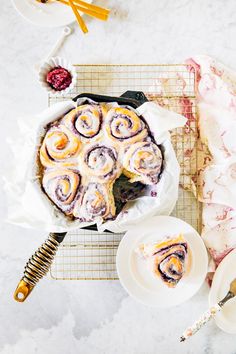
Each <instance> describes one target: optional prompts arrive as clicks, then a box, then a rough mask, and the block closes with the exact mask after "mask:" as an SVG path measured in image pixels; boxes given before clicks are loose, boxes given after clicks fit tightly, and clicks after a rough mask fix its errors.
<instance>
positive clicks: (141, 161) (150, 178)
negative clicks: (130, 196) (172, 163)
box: [123, 141, 162, 185]
mask: <svg viewBox="0 0 236 354" xmlns="http://www.w3.org/2000/svg"><path fill="white" fill-rule="evenodd" d="M123 167H124V170H123V173H124V174H125V175H126V176H127V177H129V178H130V182H136V181H140V182H142V183H144V184H150V185H152V184H156V183H157V182H158V179H159V174H160V172H161V167H162V153H161V150H160V149H159V148H158V146H157V145H156V144H154V143H152V142H149V141H146V142H139V143H135V144H133V145H131V146H130V147H129V148H128V149H127V150H126V152H125V154H124V158H123Z"/></svg>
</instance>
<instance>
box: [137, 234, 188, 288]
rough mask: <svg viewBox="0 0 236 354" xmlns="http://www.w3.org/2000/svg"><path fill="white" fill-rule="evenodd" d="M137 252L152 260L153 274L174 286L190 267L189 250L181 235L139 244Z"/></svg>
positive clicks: (168, 284)
mask: <svg viewBox="0 0 236 354" xmlns="http://www.w3.org/2000/svg"><path fill="white" fill-rule="evenodd" d="M139 253H141V254H142V255H143V256H144V258H146V259H150V258H151V260H152V262H151V264H152V269H153V273H154V275H155V276H157V277H160V278H161V280H162V281H163V282H164V283H165V284H166V285H167V286H168V287H170V288H174V287H175V286H176V285H177V284H178V282H179V281H180V280H181V279H182V278H183V276H184V275H185V274H186V273H187V271H188V270H189V268H190V250H189V247H188V244H187V242H186V241H185V239H184V238H183V236H182V235H179V236H178V237H176V238H167V239H165V240H163V241H162V242H160V243H156V244H152V245H148V244H147V245H145V244H144V245H143V244H142V245H141V246H140V247H139Z"/></svg>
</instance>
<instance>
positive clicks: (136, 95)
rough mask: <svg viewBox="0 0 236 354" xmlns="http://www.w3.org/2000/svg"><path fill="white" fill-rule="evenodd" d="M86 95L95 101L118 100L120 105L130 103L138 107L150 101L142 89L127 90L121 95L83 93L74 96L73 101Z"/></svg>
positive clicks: (129, 104)
mask: <svg viewBox="0 0 236 354" xmlns="http://www.w3.org/2000/svg"><path fill="white" fill-rule="evenodd" d="M84 97H87V98H90V99H91V100H93V101H95V102H108V103H109V102H117V103H118V104H120V105H128V106H131V107H133V108H138V107H139V106H141V104H143V103H144V102H147V101H148V99H147V98H146V96H145V95H144V93H143V92H142V91H126V92H125V93H123V95H121V96H120V97H114V96H105V95H97V94H94V93H82V94H80V95H77V96H76V97H74V98H73V101H74V102H76V101H77V100H78V99H79V98H84Z"/></svg>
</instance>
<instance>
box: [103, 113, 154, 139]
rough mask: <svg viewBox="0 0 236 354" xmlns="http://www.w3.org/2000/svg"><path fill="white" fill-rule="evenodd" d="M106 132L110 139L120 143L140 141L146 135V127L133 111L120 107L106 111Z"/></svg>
mask: <svg viewBox="0 0 236 354" xmlns="http://www.w3.org/2000/svg"><path fill="white" fill-rule="evenodd" d="M106 132H107V135H108V137H109V138H110V139H112V140H115V141H119V142H121V143H132V142H136V141H140V140H142V139H144V138H145V137H146V136H147V128H146V126H145V123H144V122H143V121H142V119H141V118H140V117H138V116H137V114H136V113H135V112H134V111H132V110H130V109H128V108H122V107H116V108H112V109H110V110H109V111H108V113H107V115H106Z"/></svg>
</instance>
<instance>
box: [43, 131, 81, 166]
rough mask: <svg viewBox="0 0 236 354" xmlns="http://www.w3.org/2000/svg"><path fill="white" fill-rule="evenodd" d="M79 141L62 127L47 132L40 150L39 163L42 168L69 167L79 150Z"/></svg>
mask: <svg viewBox="0 0 236 354" xmlns="http://www.w3.org/2000/svg"><path fill="white" fill-rule="evenodd" d="M80 144H81V143H80V140H79V138H78V137H77V136H76V135H74V134H73V133H72V132H71V131H70V130H69V129H68V128H66V127H65V126H64V125H59V126H54V127H52V128H50V129H49V130H48V132H47V133H46V136H45V137H44V140H43V143H42V146H41V148H40V161H41V163H42V165H43V166H44V167H55V166H62V167H70V166H73V165H74V163H75V162H74V161H73V157H75V156H76V155H77V154H78V152H79V150H80Z"/></svg>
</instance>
